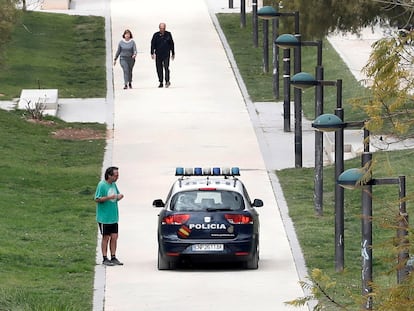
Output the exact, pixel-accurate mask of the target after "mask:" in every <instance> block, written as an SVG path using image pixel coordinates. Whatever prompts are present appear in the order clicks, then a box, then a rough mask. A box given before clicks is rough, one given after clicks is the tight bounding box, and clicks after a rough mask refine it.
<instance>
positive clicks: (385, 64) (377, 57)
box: [354, 31, 414, 139]
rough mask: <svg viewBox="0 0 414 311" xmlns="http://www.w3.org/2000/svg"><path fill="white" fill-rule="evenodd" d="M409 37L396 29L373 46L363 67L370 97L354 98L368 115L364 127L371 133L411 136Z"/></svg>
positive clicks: (413, 80)
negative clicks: (395, 31) (366, 125)
mask: <svg viewBox="0 0 414 311" xmlns="http://www.w3.org/2000/svg"><path fill="white" fill-rule="evenodd" d="M413 39H414V33H413V31H407V32H401V31H400V32H398V33H396V34H395V35H394V36H390V37H387V38H383V39H381V40H379V41H377V42H376V43H375V44H374V45H373V51H372V53H371V55H370V58H369V61H368V63H367V65H366V66H365V67H364V69H363V72H364V73H365V75H366V76H367V80H366V84H367V85H368V87H369V88H370V90H371V94H372V96H370V97H369V98H365V99H356V100H354V104H355V105H356V106H358V107H361V108H362V109H364V111H365V112H366V113H367V114H368V116H369V118H370V120H369V121H368V127H369V129H370V130H371V131H373V132H382V133H384V131H387V132H389V134H392V135H394V136H396V137H399V138H401V139H407V138H412V137H413V133H414V130H413V125H414V97H413V91H412V90H413V89H414V71H413V62H414V55H413V53H414V50H413V45H412V43H413Z"/></svg>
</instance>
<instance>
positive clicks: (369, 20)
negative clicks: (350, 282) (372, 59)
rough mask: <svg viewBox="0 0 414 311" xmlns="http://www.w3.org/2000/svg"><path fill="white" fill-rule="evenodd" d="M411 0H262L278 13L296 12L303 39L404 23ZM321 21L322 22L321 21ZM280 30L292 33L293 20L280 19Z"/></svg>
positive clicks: (408, 17) (409, 14)
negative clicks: (404, 4)
mask: <svg viewBox="0 0 414 311" xmlns="http://www.w3.org/2000/svg"><path fill="white" fill-rule="evenodd" d="M403 1H405V2H407V3H409V2H410V0H395V1H393V0H390V1H385V0H378V1H377V0H336V1H332V0H290V1H281V0H264V5H271V6H274V7H276V8H278V10H279V11H280V12H292V11H299V13H300V33H301V35H302V38H304V39H305V40H311V39H318V38H319V39H321V38H323V37H324V36H326V35H327V34H329V33H330V32H352V33H358V32H359V31H360V29H361V28H362V27H369V26H373V25H377V24H384V25H390V26H400V25H401V26H404V25H405V24H406V23H407V20H410V18H411V11H410V10H409V9H408V7H407V6H403V5H396V3H401V2H403ZM321 20H323V23H321ZM280 23H281V28H282V31H283V32H288V33H289V32H292V29H293V26H292V25H290V23H292V21H290V20H289V21H288V20H287V19H281V20H280Z"/></svg>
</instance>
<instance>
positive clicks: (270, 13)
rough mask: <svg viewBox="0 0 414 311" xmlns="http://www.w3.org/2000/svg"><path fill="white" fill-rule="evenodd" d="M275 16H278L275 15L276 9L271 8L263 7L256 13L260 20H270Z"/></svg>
mask: <svg viewBox="0 0 414 311" xmlns="http://www.w3.org/2000/svg"><path fill="white" fill-rule="evenodd" d="M276 16H279V14H278V13H277V11H276V9H275V8H274V7H272V6H264V7H261V8H260V9H259V10H258V11H257V17H258V18H260V19H267V20H270V19H273V18H275V17H276Z"/></svg>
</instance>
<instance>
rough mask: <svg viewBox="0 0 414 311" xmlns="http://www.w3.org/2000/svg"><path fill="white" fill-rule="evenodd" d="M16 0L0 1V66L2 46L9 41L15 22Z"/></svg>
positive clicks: (1, 62)
mask: <svg viewBox="0 0 414 311" xmlns="http://www.w3.org/2000/svg"><path fill="white" fill-rule="evenodd" d="M17 3H18V0H0V8H1V9H0V65H2V64H3V63H4V60H3V57H2V56H3V53H4V50H3V49H4V46H5V44H6V43H7V42H8V41H9V40H10V34H11V31H12V29H13V27H14V25H15V23H16V21H17V17H18V10H17V7H16V6H17Z"/></svg>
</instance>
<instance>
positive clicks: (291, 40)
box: [275, 34, 300, 49]
mask: <svg viewBox="0 0 414 311" xmlns="http://www.w3.org/2000/svg"><path fill="white" fill-rule="evenodd" d="M275 44H276V45H277V46H278V47H280V48H281V49H290V48H294V47H296V46H298V45H300V42H299V40H298V39H297V38H296V37H295V36H294V35H291V34H283V35H280V36H279V37H277V38H276V39H275Z"/></svg>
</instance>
